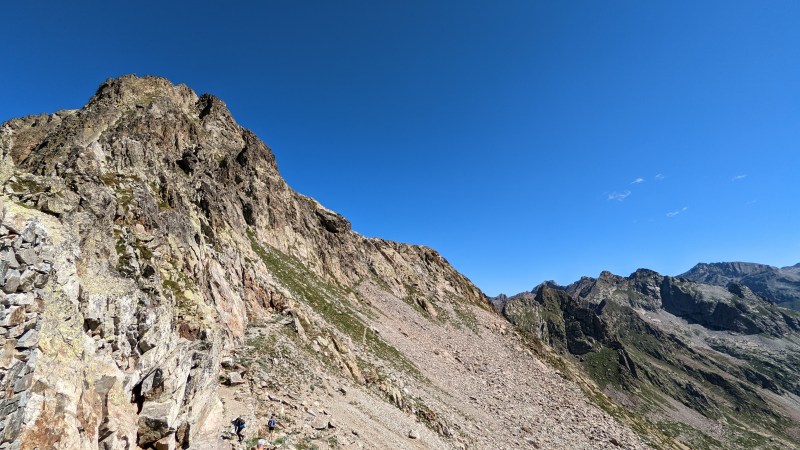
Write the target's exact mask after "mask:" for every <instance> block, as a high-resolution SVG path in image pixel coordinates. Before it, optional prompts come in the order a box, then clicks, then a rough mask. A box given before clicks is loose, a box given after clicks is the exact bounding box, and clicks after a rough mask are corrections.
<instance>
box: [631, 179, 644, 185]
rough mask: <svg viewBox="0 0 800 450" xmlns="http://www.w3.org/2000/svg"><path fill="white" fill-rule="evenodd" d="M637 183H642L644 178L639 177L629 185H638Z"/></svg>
mask: <svg viewBox="0 0 800 450" xmlns="http://www.w3.org/2000/svg"><path fill="white" fill-rule="evenodd" d="M639 183H644V178H642V177H639V178H637V179H635V180H633V181H631V184H639Z"/></svg>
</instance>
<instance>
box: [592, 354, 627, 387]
mask: <svg viewBox="0 0 800 450" xmlns="http://www.w3.org/2000/svg"><path fill="white" fill-rule="evenodd" d="M583 365H584V367H585V368H586V370H587V372H589V375H590V376H591V377H592V378H593V379H594V380H595V382H597V384H598V385H599V386H600V387H601V388H605V387H606V386H608V385H609V384H610V385H613V386H620V385H622V372H621V371H620V364H619V354H618V353H617V351H616V350H614V349H611V348H608V347H603V348H602V349H600V350H599V351H597V352H592V353H588V354H586V356H585V358H584V361H583Z"/></svg>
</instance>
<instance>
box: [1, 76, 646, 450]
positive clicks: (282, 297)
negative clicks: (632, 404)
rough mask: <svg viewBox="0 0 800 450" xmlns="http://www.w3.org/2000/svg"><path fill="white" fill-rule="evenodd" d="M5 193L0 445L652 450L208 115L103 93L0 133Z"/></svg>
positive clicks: (202, 99) (472, 297)
mask: <svg viewBox="0 0 800 450" xmlns="http://www.w3.org/2000/svg"><path fill="white" fill-rule="evenodd" d="M0 185H2V193H3V196H2V199H3V205H2V208H0V210H2V216H1V219H2V226H0V288H2V292H0V301H1V302H2V304H3V309H2V313H1V314H0V348H2V357H0V384H2V388H3V394H2V396H1V397H0V409H2V411H3V414H2V417H0V449H34V448H40V449H42V448H61V449H103V450H111V449H135V448H145V449H150V448H157V449H175V448H192V449H201V450H202V449H218V448H219V449H222V448H230V447H231V443H230V442H229V441H227V440H226V439H230V438H231V437H232V434H231V431H230V425H229V424H230V420H232V419H233V418H235V417H237V416H240V415H241V416H242V417H243V418H245V419H246V420H247V422H248V427H247V429H246V436H247V438H248V439H251V438H254V437H257V436H263V435H265V434H266V433H267V432H266V431H265V430H266V428H265V424H266V418H267V417H270V414H274V415H276V416H277V417H279V419H280V422H281V423H282V424H283V427H284V428H283V429H282V431H281V432H282V433H284V434H283V435H282V436H281V439H283V440H284V442H285V443H289V442H290V441H291V445H294V446H295V447H302V448H310V447H312V446H316V447H320V448H327V446H328V445H332V444H331V443H332V442H336V443H337V445H339V446H342V447H345V446H363V447H366V448H396V449H404V448H423V447H424V448H464V447H466V446H469V447H476V448H520V447H524V446H529V445H536V446H540V447H541V446H543V447H549V448H615V447H617V446H618V445H623V446H625V447H627V448H647V445H646V444H645V443H643V442H642V440H641V439H640V438H639V437H638V436H636V435H635V434H634V433H633V432H632V431H631V430H630V429H629V428H626V427H625V426H623V425H621V424H620V423H618V422H617V421H616V420H615V419H613V418H612V417H610V416H609V415H608V414H607V413H605V412H603V411H602V410H600V409H599V408H597V407H596V406H594V405H592V404H591V403H589V402H588V401H587V400H586V398H585V397H584V396H583V394H582V391H581V390H580V388H579V387H578V385H576V384H575V383H573V382H570V381H567V380H564V379H563V378H562V377H561V376H560V374H559V373H557V372H556V371H554V370H553V369H551V368H549V367H548V366H546V365H545V364H542V363H541V362H540V360H539V359H537V358H536V357H534V356H533V354H532V353H530V350H528V352H527V353H526V354H527V355H528V356H526V357H525V358H519V357H518V353H517V349H520V350H521V349H523V348H526V347H530V343H529V342H527V341H525V340H524V339H522V338H521V337H519V336H517V335H516V334H514V333H510V332H509V330H508V328H507V327H506V325H505V324H504V320H503V319H502V318H501V317H499V316H497V315H496V314H494V313H492V312H491V311H490V309H491V308H490V306H489V304H488V302H487V301H486V300H487V299H486V298H485V297H484V295H483V294H482V293H481V292H480V291H479V290H478V289H477V288H476V287H475V286H473V285H472V283H471V282H470V281H469V280H467V279H466V278H465V277H464V276H462V275H461V274H459V273H458V272H457V271H456V270H455V269H453V268H452V267H451V266H450V265H449V264H448V263H447V261H446V260H445V259H444V258H442V257H441V256H440V255H439V254H438V253H437V252H436V251H434V250H432V249H429V248H426V247H420V246H414V245H406V244H400V243H396V242H390V241H385V240H382V239H374V238H365V237H363V236H360V235H358V234H356V233H354V232H352V231H351V227H350V223H349V222H348V221H347V220H346V219H345V218H343V217H342V216H341V215H339V214H337V213H335V212H333V211H330V210H328V209H326V208H324V207H323V206H322V205H320V204H319V203H317V202H316V201H315V200H313V199H311V198H308V197H305V196H303V195H300V194H298V193H296V192H294V191H293V190H292V189H291V188H290V187H289V186H287V185H286V183H285V182H284V180H283V179H282V178H281V176H280V174H279V173H278V169H277V165H276V162H275V158H274V156H273V154H272V152H271V151H270V149H269V148H268V147H267V146H266V145H264V143H262V142H261V141H260V140H259V139H258V138H257V137H256V136H255V135H253V134H252V133H251V132H250V131H248V130H245V129H243V128H241V127H240V126H239V125H237V124H236V122H235V121H234V120H233V118H232V117H231V114H230V112H229V111H228V109H227V108H226V106H225V104H224V103H223V102H222V101H221V100H219V99H218V98H216V97H213V96H211V95H202V96H199V97H198V96H197V95H196V94H195V93H194V92H193V91H192V90H190V89H189V88H188V87H186V86H183V85H180V86H174V85H172V84H171V83H170V82H169V81H167V80H164V79H162V78H155V77H143V78H138V77H135V76H125V77H121V78H118V79H113V80H108V81H107V82H105V83H104V84H103V85H101V86H100V88H99V89H98V90H97V92H96V93H95V95H94V96H93V97H92V98H91V99H90V100H89V102H88V103H87V104H86V106H84V107H83V108H81V109H80V110H74V111H59V112H57V113H54V114H49V115H46V114H43V115H38V116H28V117H24V118H20V119H13V120H10V121H8V122H6V123H4V124H3V125H2V126H0ZM486 348H490V349H491V351H486ZM221 367H224V370H223V369H222V368H221ZM511 380H514V382H513V383H509V382H507V381H511ZM531 398H533V399H534V401H531ZM320 410H322V413H321V414H320ZM487 411H488V412H490V414H488V415H487ZM323 422H324V424H323ZM532 423H537V424H540V425H541V427H534V426H530V425H531V424H532ZM323 425H324V426H323ZM410 429H414V430H416V431H415V432H416V433H417V439H414V440H410V439H408V437H407V436H408V430H410ZM553 430H558V432H557V433H554V432H553ZM248 442H250V441H248ZM351 448H352V447H351Z"/></svg>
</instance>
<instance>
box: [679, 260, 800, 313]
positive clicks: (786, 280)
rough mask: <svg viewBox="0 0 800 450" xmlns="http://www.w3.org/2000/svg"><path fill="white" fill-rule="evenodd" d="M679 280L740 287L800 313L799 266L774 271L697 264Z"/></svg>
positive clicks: (746, 265)
mask: <svg viewBox="0 0 800 450" xmlns="http://www.w3.org/2000/svg"><path fill="white" fill-rule="evenodd" d="M680 277H681V278H686V279H688V280H691V281H696V282H698V283H705V284H712V285H715V286H722V287H727V286H728V285H729V284H731V283H739V284H743V285H745V286H747V287H748V288H750V289H751V290H752V291H753V292H754V293H756V294H757V295H760V296H761V297H763V298H765V299H767V300H769V301H771V302H774V303H777V304H778V305H780V306H783V307H784V308H791V309H794V310H797V311H800V264H797V265H794V266H791V267H783V268H778V267H773V266H768V265H765V264H753V263H743V262H730V263H712V264H706V263H701V264H698V265H696V266H694V267H692V268H691V269H690V270H689V271H688V272H686V273H684V274H682V275H680Z"/></svg>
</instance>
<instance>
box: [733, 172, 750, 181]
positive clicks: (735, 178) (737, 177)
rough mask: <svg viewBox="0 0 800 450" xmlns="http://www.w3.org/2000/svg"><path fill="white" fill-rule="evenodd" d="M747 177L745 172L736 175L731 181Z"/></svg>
mask: <svg viewBox="0 0 800 450" xmlns="http://www.w3.org/2000/svg"><path fill="white" fill-rule="evenodd" d="M745 178H747V174H745V175H736V176H735V177H733V178H731V181H739V180H744V179H745Z"/></svg>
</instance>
